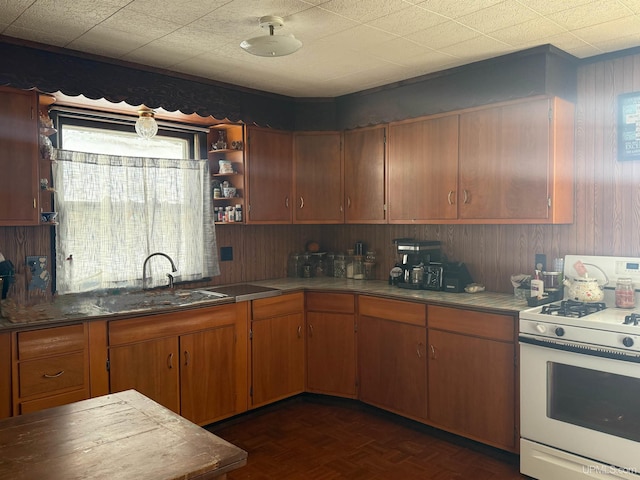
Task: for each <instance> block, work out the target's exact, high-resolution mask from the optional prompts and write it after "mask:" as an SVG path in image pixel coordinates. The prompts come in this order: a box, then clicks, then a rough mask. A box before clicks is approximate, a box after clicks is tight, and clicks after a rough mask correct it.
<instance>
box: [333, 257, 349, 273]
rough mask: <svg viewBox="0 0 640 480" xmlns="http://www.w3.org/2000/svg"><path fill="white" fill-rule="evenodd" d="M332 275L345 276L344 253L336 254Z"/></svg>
mask: <svg viewBox="0 0 640 480" xmlns="http://www.w3.org/2000/svg"><path fill="white" fill-rule="evenodd" d="M333 276H334V277H335V278H347V263H346V260H345V258H344V255H336V258H335V260H334V261H333Z"/></svg>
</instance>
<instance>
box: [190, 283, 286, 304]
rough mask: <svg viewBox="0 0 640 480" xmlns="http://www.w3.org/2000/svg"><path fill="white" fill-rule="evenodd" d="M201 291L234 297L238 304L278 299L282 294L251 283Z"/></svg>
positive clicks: (275, 289) (274, 289)
mask: <svg viewBox="0 0 640 480" xmlns="http://www.w3.org/2000/svg"><path fill="white" fill-rule="evenodd" d="M199 291H207V292H212V293H215V294H221V295H227V296H229V297H234V298H235V299H236V302H246V301H249V300H257V299H259V298H267V297H277V296H278V295H281V294H282V291H281V290H278V289H277V288H271V287H262V286H260V285H252V284H250V283H239V284H237V285H225V286H222V287H209V288H204V289H200V290H199Z"/></svg>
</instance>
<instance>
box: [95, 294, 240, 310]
mask: <svg viewBox="0 0 640 480" xmlns="http://www.w3.org/2000/svg"><path fill="white" fill-rule="evenodd" d="M226 297H228V295H223V294H217V293H215V292H209V291H206V290H149V291H136V292H130V293H121V294H111V295H107V296H104V297H98V298H97V299H96V307H97V308H99V309H101V310H103V311H105V312H109V313H118V312H135V311H142V310H153V309H155V308H162V307H167V306H168V307H178V306H184V305H193V304H196V303H200V302H209V301H211V300H215V299H217V298H226Z"/></svg>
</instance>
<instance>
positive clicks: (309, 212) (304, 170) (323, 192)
mask: <svg viewBox="0 0 640 480" xmlns="http://www.w3.org/2000/svg"><path fill="white" fill-rule="evenodd" d="M341 146H342V134H341V133H340V132H296V133H295V134H294V135H293V175H294V183H293V185H294V207H293V208H294V214H293V222H294V223H318V224H320V223H343V222H344V204H343V198H344V195H343V192H344V183H343V178H344V176H343V165H342V149H341Z"/></svg>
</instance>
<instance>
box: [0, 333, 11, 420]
mask: <svg viewBox="0 0 640 480" xmlns="http://www.w3.org/2000/svg"><path fill="white" fill-rule="evenodd" d="M10 416H11V334H10V333H9V332H6V333H0V420H1V419H3V418H7V417H10Z"/></svg>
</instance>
